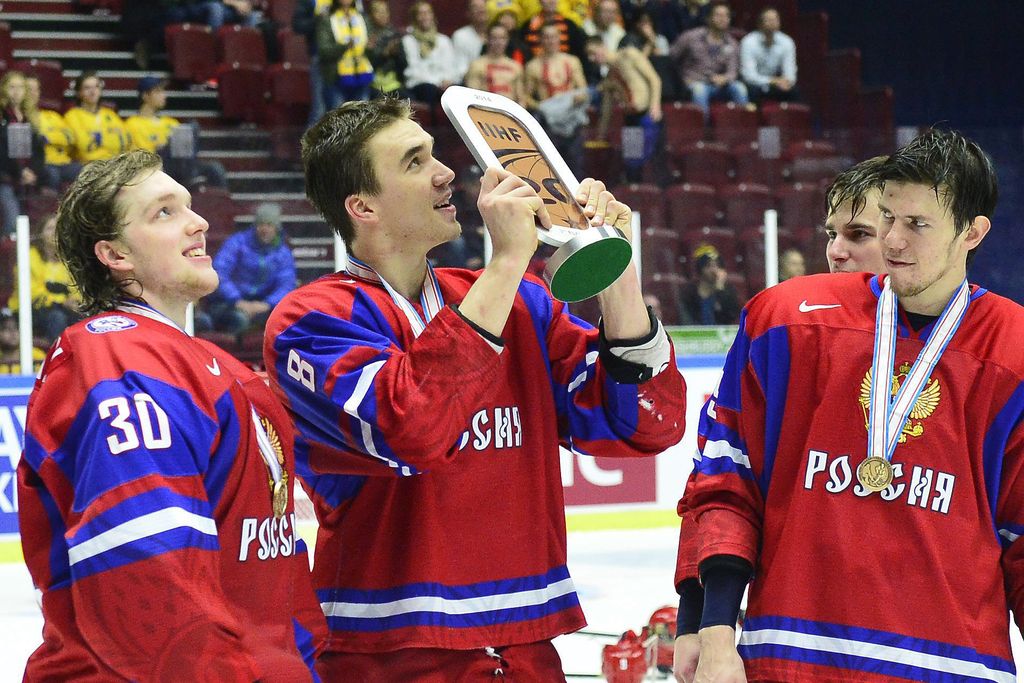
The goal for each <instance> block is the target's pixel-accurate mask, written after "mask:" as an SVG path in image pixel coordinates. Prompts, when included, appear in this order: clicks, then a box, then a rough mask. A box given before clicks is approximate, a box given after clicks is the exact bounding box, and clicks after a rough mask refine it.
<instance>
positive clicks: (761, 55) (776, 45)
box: [740, 7, 797, 103]
mask: <svg viewBox="0 0 1024 683" xmlns="http://www.w3.org/2000/svg"><path fill="white" fill-rule="evenodd" d="M781 25H782V23H781V20H780V19H779V11H778V10H777V9H775V8H774V7H765V8H764V9H762V10H761V13H760V14H758V16H757V30H756V31H751V32H750V33H748V34H747V35H745V36H743V40H741V41H740V75H741V76H742V77H743V82H744V83H746V84H747V92H748V93H749V94H750V99H751V101H753V102H757V103H760V102H762V101H763V100H774V101H776V102H792V101H794V100H795V99H796V98H797V92H796V43H794V42H793V39H792V38H790V37H789V36H787V35H786V34H785V33H783V32H782V31H780V30H779V28H780V27H781Z"/></svg>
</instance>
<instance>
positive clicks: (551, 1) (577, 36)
mask: <svg viewBox="0 0 1024 683" xmlns="http://www.w3.org/2000/svg"><path fill="white" fill-rule="evenodd" d="M540 5H541V10H540V12H538V13H537V14H535V15H533V16H532V17H530V19H529V20H528V21H527V22H526V23H525V24H523V28H522V32H521V33H522V38H523V42H524V43H526V47H527V48H528V49H529V51H530V54H531V55H532V56H533V57H539V56H540V55H541V53H543V52H544V45H543V41H542V36H541V33H542V31H543V29H544V27H545V26H555V27H556V28H557V29H558V50H559V52H567V53H569V54H571V55H572V56H574V57H576V58H577V59H579V60H581V61H582V60H583V59H586V40H587V34H586V33H584V32H583V29H581V28H580V27H579V26H577V25H576V24H575V23H574V22H573V21H572V20H571V19H569V18H568V17H566V16H565V15H563V14H561V13H559V12H558V0H541V2H540Z"/></svg>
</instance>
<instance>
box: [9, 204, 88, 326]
mask: <svg viewBox="0 0 1024 683" xmlns="http://www.w3.org/2000/svg"><path fill="white" fill-rule="evenodd" d="M56 230H57V217H56V216H54V215H53V214H50V215H49V216H47V217H46V219H45V221H44V222H43V229H42V231H41V233H40V234H39V237H38V239H37V240H35V242H36V244H34V245H33V246H32V247H31V248H30V249H29V253H28V270H29V292H30V293H31V297H32V334H33V335H35V336H36V337H39V338H42V339H44V340H45V341H46V345H47V346H49V345H50V344H51V343H52V342H53V340H54V339H56V338H57V337H59V336H60V333H61V332H63V331H64V328H65V327H67V326H68V325H70V324H71V323H73V322H75V321H76V320H78V319H79V318H81V315H79V313H78V294H77V292H76V291H75V289H74V286H73V285H72V282H71V275H70V274H69V273H68V269H67V268H66V267H64V264H63V262H61V260H60V258H59V257H58V256H57V240H56ZM14 277H15V282H17V277H18V276H17V269H15V276H14ZM8 305H9V307H10V308H11V310H13V311H17V310H18V288H17V286H15V288H14V294H12V295H11V299H10V301H9V303H8Z"/></svg>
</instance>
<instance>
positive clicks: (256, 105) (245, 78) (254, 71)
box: [217, 62, 266, 122]
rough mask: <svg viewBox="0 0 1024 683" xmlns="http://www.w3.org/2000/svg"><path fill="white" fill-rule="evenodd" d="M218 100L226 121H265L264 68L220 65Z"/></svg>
mask: <svg viewBox="0 0 1024 683" xmlns="http://www.w3.org/2000/svg"><path fill="white" fill-rule="evenodd" d="M217 82H218V84H219V85H218V88H217V97H218V99H219V100H220V108H221V112H222V113H223V115H224V118H226V119H231V120H235V121H249V122H258V121H261V120H262V119H263V117H264V115H265V107H264V104H265V102H266V84H265V82H264V74H263V68H262V67H258V66H254V65H251V64H239V63H237V62H236V63H234V64H220V65H219V66H218V67H217Z"/></svg>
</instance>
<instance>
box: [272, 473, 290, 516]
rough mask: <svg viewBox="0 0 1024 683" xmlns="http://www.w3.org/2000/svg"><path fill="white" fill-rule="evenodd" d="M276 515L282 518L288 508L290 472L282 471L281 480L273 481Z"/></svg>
mask: <svg viewBox="0 0 1024 683" xmlns="http://www.w3.org/2000/svg"><path fill="white" fill-rule="evenodd" d="M273 490H274V494H273V499H274V517H275V518H277V519H281V518H282V517H284V512H285V510H286V509H287V508H288V473H287V472H285V471H284V470H282V471H281V479H280V481H276V482H273Z"/></svg>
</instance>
